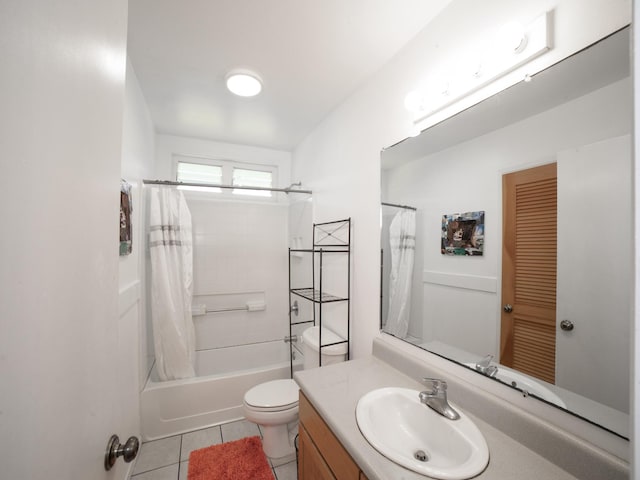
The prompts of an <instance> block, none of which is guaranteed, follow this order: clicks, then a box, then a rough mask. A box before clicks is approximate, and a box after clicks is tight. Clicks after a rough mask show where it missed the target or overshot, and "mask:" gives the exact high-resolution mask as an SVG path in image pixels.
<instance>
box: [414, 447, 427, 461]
mask: <svg viewBox="0 0 640 480" xmlns="http://www.w3.org/2000/svg"><path fill="white" fill-rule="evenodd" d="M413 458H415V459H416V460H418V461H419V462H426V461H428V460H429V457H427V454H426V453H424V451H423V450H416V451H415V452H414V454H413Z"/></svg>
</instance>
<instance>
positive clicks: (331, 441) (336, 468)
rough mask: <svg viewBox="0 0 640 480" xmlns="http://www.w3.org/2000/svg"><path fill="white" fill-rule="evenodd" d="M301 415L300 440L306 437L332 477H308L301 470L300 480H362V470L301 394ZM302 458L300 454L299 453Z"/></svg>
mask: <svg viewBox="0 0 640 480" xmlns="http://www.w3.org/2000/svg"><path fill="white" fill-rule="evenodd" d="M299 413H300V440H302V438H304V436H306V440H307V441H308V442H310V443H311V444H312V445H313V446H314V447H315V449H316V451H317V452H318V454H319V455H320V456H321V460H324V463H325V465H327V466H328V467H329V469H330V471H331V473H332V476H331V477H313V476H310V477H307V476H305V475H304V473H305V472H303V471H302V469H300V471H301V472H302V474H301V475H300V478H299V480H309V479H315V478H320V479H324V478H335V479H336V480H360V479H361V478H363V477H361V472H360V468H359V467H358V465H356V463H355V462H354V461H353V459H352V458H351V456H350V455H349V454H348V453H347V451H346V450H345V449H344V447H343V446H342V445H341V444H340V442H339V441H338V439H337V438H336V436H335V435H334V434H333V432H332V431H331V429H330V428H329V427H328V425H327V424H326V423H325V422H324V420H323V419H322V417H320V415H319V414H318V412H317V411H316V409H315V408H314V407H313V405H311V403H310V402H309V400H308V399H307V397H305V396H304V394H303V393H302V392H300V402H299ZM299 456H300V453H299ZM365 480H366V479H365Z"/></svg>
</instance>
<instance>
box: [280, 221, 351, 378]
mask: <svg viewBox="0 0 640 480" xmlns="http://www.w3.org/2000/svg"><path fill="white" fill-rule="evenodd" d="M301 255H302V256H303V257H304V256H305V255H306V256H308V257H309V258H310V261H311V286H305V287H302V288H301V287H295V288H294V287H293V286H292V279H291V269H292V261H291V259H292V256H295V257H296V258H299V257H300V256H301ZM327 255H346V265H347V266H346V277H347V278H346V295H334V294H331V293H328V292H326V291H325V283H326V279H325V278H323V273H324V272H323V269H324V268H325V267H324V260H325V257H326V256H327ZM316 263H317V265H318V266H317V271H316ZM350 295H351V218H347V219H344V220H336V221H333V222H324V223H314V224H313V240H312V248H310V249H291V248H290V249H289V305H291V306H292V308H290V310H289V338H290V339H291V338H294V337H293V327H294V326H296V325H303V324H313V325H314V326H315V325H318V326H319V327H320V329H319V338H318V342H319V343H318V344H319V348H318V365H319V366H322V349H323V348H326V347H330V346H333V345H340V344H346V345H347V354H346V355H347V360H348V359H349V358H351V348H350V347H351V342H350V336H351V318H350V312H351V305H350V302H351V300H350ZM294 298H301V299H304V300H306V301H309V302H312V304H313V306H312V311H313V315H312V319H311V320H302V321H295V320H294V318H293V314H294V312H295V313H296V316H297V309H296V308H293V305H294ZM336 302H346V318H345V321H346V331H347V338H346V339H345V340H342V341H339V342H333V343H326V344H323V343H322V313H323V306H324V305H325V304H327V303H336ZM290 348H291V352H290V353H291V354H292V357H291V358H293V342H291V343H290ZM291 375H292V377H293V361H292V363H291Z"/></svg>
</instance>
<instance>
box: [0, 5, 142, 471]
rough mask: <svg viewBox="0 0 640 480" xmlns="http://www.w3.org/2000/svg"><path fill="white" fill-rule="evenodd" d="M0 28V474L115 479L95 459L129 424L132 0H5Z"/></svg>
mask: <svg viewBox="0 0 640 480" xmlns="http://www.w3.org/2000/svg"><path fill="white" fill-rule="evenodd" d="M0 32H1V33H0V57H1V58H2V64H3V75H2V76H1V77H0V92H2V93H1V95H2V116H1V117H0V152H1V154H0V158H2V175H1V176H0V179H1V180H0V184H1V187H2V188H0V192H1V194H0V195H2V201H1V202H0V209H1V212H2V219H3V224H4V227H3V229H2V232H3V234H2V236H1V238H0V263H1V264H2V268H1V269H0V298H1V300H0V323H1V326H0V330H1V331H2V334H1V335H0V378H2V388H1V390H2V393H1V394H0V431H1V432H2V437H1V439H0V465H2V467H1V468H2V474H1V475H2V477H3V478H11V479H43V480H44V479H51V478H60V479H80V478H91V479H96V480H97V479H123V478H125V477H126V476H127V472H128V467H129V465H125V464H124V462H122V460H119V461H118V464H117V466H116V468H114V469H113V470H112V471H111V472H109V473H107V472H105V470H104V466H103V462H104V451H105V448H106V445H107V441H108V439H109V436H110V435H111V434H113V433H117V434H118V435H120V437H121V438H124V439H125V440H126V438H127V437H128V436H129V435H134V434H137V433H138V432H137V408H136V405H137V397H136V395H137V392H136V390H135V388H132V383H131V380H132V378H131V377H129V376H127V374H126V372H122V370H121V363H120V359H123V360H124V358H125V357H126V358H128V359H133V361H134V363H135V359H136V357H137V351H136V350H133V351H131V350H130V346H129V341H128V340H126V341H124V342H122V341H121V338H120V335H122V334H128V330H127V331H126V332H121V331H120V327H121V325H120V323H119V321H118V318H119V312H118V220H117V219H118V216H119V213H118V210H119V183H120V155H121V153H122V152H121V137H122V113H123V103H124V92H125V63H126V61H125V58H126V57H125V55H126V53H125V50H126V35H127V2H126V1H123V0H120V1H118V0H116V1H112V2H102V1H86V2H76V1H68V0H60V1H58V2H49V1H42V0H29V1H21V2H2V3H0ZM116 359H117V360H116ZM114 365H115V368H114ZM136 374H137V371H136V370H135V367H134V371H133V379H135V376H136ZM132 398H136V403H135V404H134V405H132V404H131V402H132Z"/></svg>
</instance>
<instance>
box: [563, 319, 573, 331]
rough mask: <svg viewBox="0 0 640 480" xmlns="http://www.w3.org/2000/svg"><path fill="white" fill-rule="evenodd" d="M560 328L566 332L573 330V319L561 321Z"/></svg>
mask: <svg viewBox="0 0 640 480" xmlns="http://www.w3.org/2000/svg"><path fill="white" fill-rule="evenodd" d="M560 329H561V330H564V331H565V332H570V331H571V330H573V322H572V321H571V320H562V321H561V322H560Z"/></svg>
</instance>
